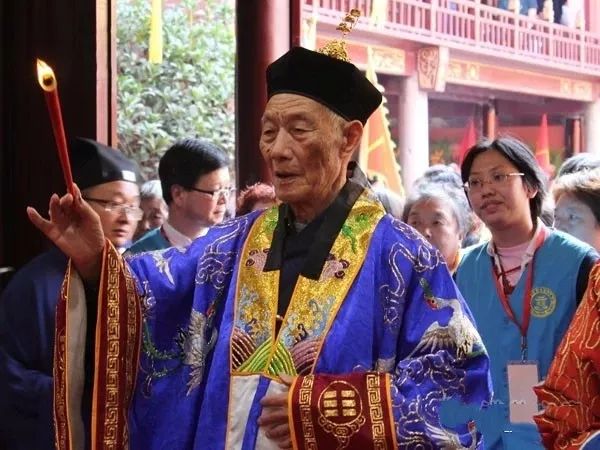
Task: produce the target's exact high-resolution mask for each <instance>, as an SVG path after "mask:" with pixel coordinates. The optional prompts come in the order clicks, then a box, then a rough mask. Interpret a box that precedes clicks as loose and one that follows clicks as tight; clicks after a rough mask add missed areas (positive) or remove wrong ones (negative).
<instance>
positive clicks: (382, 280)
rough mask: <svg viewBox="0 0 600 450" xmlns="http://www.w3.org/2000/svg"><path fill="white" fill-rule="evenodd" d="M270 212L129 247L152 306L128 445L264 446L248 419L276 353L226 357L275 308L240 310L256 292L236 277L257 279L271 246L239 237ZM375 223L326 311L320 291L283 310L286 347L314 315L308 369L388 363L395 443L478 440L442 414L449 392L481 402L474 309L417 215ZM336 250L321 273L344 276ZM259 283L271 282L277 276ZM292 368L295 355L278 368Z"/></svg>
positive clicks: (482, 361)
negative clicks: (261, 361)
mask: <svg viewBox="0 0 600 450" xmlns="http://www.w3.org/2000/svg"><path fill="white" fill-rule="evenodd" d="M269 215H271V216H273V215H274V216H275V221H276V219H277V210H276V209H275V210H268V211H266V212H257V213H252V214H250V215H247V216H243V217H241V218H238V219H236V220H233V221H231V222H228V223H225V224H221V225H219V226H216V227H214V228H213V229H211V231H210V232H209V233H208V235H207V236H205V237H204V238H201V239H198V240H197V241H195V242H194V243H193V244H192V245H191V246H190V247H189V248H188V249H187V250H186V251H184V250H180V249H176V248H172V249H168V250H165V251H162V252H152V253H149V254H141V255H136V256H134V257H132V258H130V259H129V264H130V266H131V268H132V271H133V272H134V274H135V276H136V277H137V279H138V283H139V286H140V289H141V291H142V293H143V296H144V310H145V318H146V319H145V321H146V325H145V333H144V340H143V349H142V350H143V354H142V357H141V372H140V374H139V378H138V386H137V390H136V393H135V398H134V405H133V408H132V411H131V421H130V422H131V423H130V432H131V441H132V448H134V449H142V448H144V449H159V448H178V449H223V448H227V449H230V448H243V449H253V448H272V443H271V442H269V441H268V439H267V438H266V437H265V435H264V433H262V430H260V429H259V427H258V425H257V423H256V420H257V418H258V417H259V415H260V413H261V407H260V405H259V401H260V399H261V398H262V397H263V396H264V395H265V394H266V393H267V392H277V391H280V390H281V385H280V384H279V383H278V382H277V376H276V374H277V370H278V369H277V365H273V366H271V367H270V368H269V370H270V371H268V370H262V371H253V370H251V369H248V367H246V368H244V367H245V366H244V364H247V363H248V361H246V362H245V363H244V364H241V365H240V364H238V363H236V362H234V361H233V358H234V357H235V356H236V352H237V350H236V349H238V350H239V348H240V347H241V346H243V344H248V345H252V342H250V341H249V340H248V339H252V337H253V336H255V335H257V334H259V331H260V329H261V323H266V322H267V321H270V320H272V321H273V322H274V321H275V317H274V314H273V315H272V316H273V317H259V316H256V315H255V316H254V317H253V316H252V314H250V313H248V314H246V315H244V314H240V310H243V308H244V307H245V306H243V305H242V303H243V302H246V305H247V304H250V305H252V304H255V303H256V304H258V305H260V301H261V300H260V299H258V298H257V296H256V295H255V293H254V292H253V285H252V283H250V284H249V285H248V286H240V285H239V282H240V281H239V276H240V274H239V272H240V270H242V269H243V268H247V267H250V266H256V267H257V269H258V270H257V271H256V279H255V280H254V282H255V283H256V285H257V286H258V285H259V284H260V283H261V282H263V281H262V280H263V276H262V275H261V271H260V268H261V267H262V266H263V265H264V262H265V259H266V253H267V251H268V249H260V248H257V249H253V248H247V246H246V244H247V241H248V240H249V234H250V232H251V228H252V226H253V225H255V222H256V221H257V220H262V221H263V222H264V221H268V220H272V219H270V218H269V217H268V216H269ZM371 230H372V232H371V231H369V233H368V235H369V236H368V237H369V240H368V247H367V248H366V249H364V250H365V258H364V261H362V263H361V265H360V267H359V268H358V271H357V275H356V277H355V279H354V280H353V282H352V283H351V285H350V287H349V291H348V292H347V294H346V295H345V296H344V297H345V298H343V299H342V300H343V301H342V302H341V304H340V305H339V308H338V309H337V310H336V311H326V309H327V307H326V305H328V304H329V303H328V298H327V297H319V296H318V295H320V294H319V293H315V298H314V299H309V300H314V301H309V302H308V303H309V304H310V305H312V308H313V309H312V310H311V311H310V312H308V313H307V315H305V316H304V317H302V316H299V315H297V316H295V321H294V316H293V315H292V316H290V318H288V322H287V324H284V325H283V326H282V331H281V332H280V334H282V335H283V336H284V337H285V336H287V337H288V338H290V339H289V341H290V342H289V344H290V348H289V349H286V350H288V351H290V353H292V354H293V352H294V348H293V346H294V344H295V342H298V341H296V340H295V339H296V338H298V339H300V342H301V343H304V342H308V340H302V339H304V338H306V336H304V337H303V336H299V337H298V336H293V335H292V333H291V332H290V330H292V329H294V328H296V329H297V330H299V331H301V329H300V327H299V325H302V323H300V322H304V321H307V320H308V319H307V316H310V317H309V319H310V321H311V322H312V323H313V325H314V326H313V327H312V329H311V330H312V333H313V334H315V335H317V337H318V338H319V340H320V342H319V350H318V352H317V355H316V356H315V358H314V361H313V362H312V365H311V368H310V371H311V373H314V374H315V376H318V375H319V374H344V373H356V372H365V371H381V372H388V373H390V374H391V376H392V385H391V390H390V398H391V403H392V414H393V419H394V422H395V425H396V439H397V442H398V445H399V448H415V447H418V446H419V445H421V446H422V447H423V448H440V447H443V446H444V445H450V443H453V442H454V443H455V444H456V443H457V442H460V443H462V445H464V446H465V447H467V448H481V447H480V442H479V438H478V434H477V431H476V427H475V426H473V424H469V425H468V426H467V425H461V426H459V427H457V430H446V429H444V428H442V427H441V425H440V422H439V418H438V410H439V405H440V402H441V401H442V400H444V399H450V398H456V399H459V400H460V401H464V402H469V403H472V404H474V405H475V407H476V408H477V407H479V406H480V405H481V404H482V403H483V402H487V401H489V400H490V396H491V385H490V377H489V372H488V369H489V360H488V357H487V353H486V351H485V348H484V347H483V344H482V343H481V340H480V337H479V335H478V334H477V332H476V331H475V328H474V327H473V324H472V317H471V315H470V312H469V311H468V309H467V307H466V305H465V303H464V301H463V299H462V297H461V295H460V293H459V292H458V290H457V288H456V286H455V284H454V282H453V281H452V278H451V276H450V274H449V273H448V270H447V267H446V265H445V263H444V262H443V259H442V257H441V256H440V254H439V252H438V251H437V250H435V249H433V248H432V247H431V246H430V245H429V244H428V243H427V242H426V241H425V240H424V239H423V238H422V237H421V236H420V235H419V234H418V233H416V232H415V231H414V230H413V229H412V228H410V227H408V226H407V225H405V224H404V223H402V222H400V221H397V220H394V219H392V218H391V216H387V215H386V216H383V217H382V218H381V219H380V220H378V221H376V225H375V226H374V229H373V228H371ZM348 245H350V244H348ZM335 256H336V255H332V264H336V263H340V265H337V266H335V267H334V266H332V267H328V266H326V267H325V268H324V270H323V273H325V272H326V271H329V272H331V270H333V272H335V273H337V275H338V276H339V277H341V278H343V271H344V270H345V267H344V264H342V261H339V260H336V258H335ZM336 270H337V272H336ZM340 271H341V272H342V273H340ZM322 276H323V275H322ZM271 279H272V278H271ZM275 279H277V278H275ZM242 288H244V289H242ZM262 288H264V289H266V292H269V290H271V291H274V292H277V289H278V286H277V283H276V282H275V284H274V285H269V286H266V287H265V286H263V287H262ZM294 301H295V300H294V298H292V301H291V305H290V308H293V307H294ZM259 309H260V308H259ZM245 311H246V312H248V311H250V312H251V309H250V310H248V309H246V310H245ZM286 327H287V328H286ZM257 330H258V331H257ZM286 330H287V331H286ZM285 333H288V334H287V335H286V334H285ZM240 335H241V336H242V338H239V337H240ZM292 337H294V339H291V338H292ZM308 338H310V335H309V336H308ZM282 342H283V346H286V345H287V343H288V341H286V340H285V339H282ZM267 343H268V344H270V341H269V340H267ZM232 349H233V350H232ZM290 349H291V350H290ZM286 350H282V352H284V353H285V351H286ZM284 362H285V361H284ZM251 365H252V364H250V366H251ZM234 366H235V367H234ZM289 370H292V371H298V370H299V367H298V366H296V367H292V368H291V369H290V368H289V367H288V368H287V369H285V368H282V369H281V371H289Z"/></svg>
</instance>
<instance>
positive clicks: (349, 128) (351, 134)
mask: <svg viewBox="0 0 600 450" xmlns="http://www.w3.org/2000/svg"><path fill="white" fill-rule="evenodd" d="M362 135H363V124H362V123H361V122H360V121H358V120H353V121H352V122H348V123H347V124H346V125H345V127H344V145H343V146H342V155H341V156H352V154H353V153H354V151H355V150H356V148H357V147H358V146H359V145H360V141H361V139H362Z"/></svg>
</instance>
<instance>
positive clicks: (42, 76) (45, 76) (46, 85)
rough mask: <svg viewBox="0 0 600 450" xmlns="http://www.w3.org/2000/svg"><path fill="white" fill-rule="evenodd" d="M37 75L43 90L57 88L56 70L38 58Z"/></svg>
mask: <svg viewBox="0 0 600 450" xmlns="http://www.w3.org/2000/svg"><path fill="white" fill-rule="evenodd" d="M37 76H38V83H40V86H41V88H42V89H43V90H45V91H46V92H50V91H53V90H54V89H56V77H55V76H54V71H53V70H52V67H50V66H49V65H48V64H46V63H45V62H44V61H42V60H41V59H38V60H37Z"/></svg>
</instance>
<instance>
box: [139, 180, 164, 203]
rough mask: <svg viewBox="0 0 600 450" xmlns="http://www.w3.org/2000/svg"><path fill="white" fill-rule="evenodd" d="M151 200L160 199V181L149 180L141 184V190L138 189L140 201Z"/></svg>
mask: <svg viewBox="0 0 600 450" xmlns="http://www.w3.org/2000/svg"><path fill="white" fill-rule="evenodd" d="M152 198H162V187H161V185H160V180H150V181H146V182H145V183H144V184H142V188H141V189H140V199H142V200H149V199H152Z"/></svg>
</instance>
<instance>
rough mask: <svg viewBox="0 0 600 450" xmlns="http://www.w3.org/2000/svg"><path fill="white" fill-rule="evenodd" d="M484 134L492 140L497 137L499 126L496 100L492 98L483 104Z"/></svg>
mask: <svg viewBox="0 0 600 450" xmlns="http://www.w3.org/2000/svg"><path fill="white" fill-rule="evenodd" d="M483 115H484V117H483V125H484V127H483V135H484V137H486V138H489V139H491V140H494V139H496V131H497V127H498V121H497V111H496V101H495V100H493V99H491V100H490V101H489V102H488V103H486V104H485V105H483Z"/></svg>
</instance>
